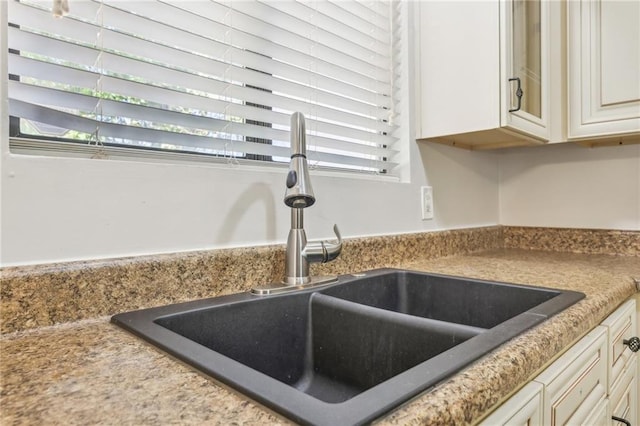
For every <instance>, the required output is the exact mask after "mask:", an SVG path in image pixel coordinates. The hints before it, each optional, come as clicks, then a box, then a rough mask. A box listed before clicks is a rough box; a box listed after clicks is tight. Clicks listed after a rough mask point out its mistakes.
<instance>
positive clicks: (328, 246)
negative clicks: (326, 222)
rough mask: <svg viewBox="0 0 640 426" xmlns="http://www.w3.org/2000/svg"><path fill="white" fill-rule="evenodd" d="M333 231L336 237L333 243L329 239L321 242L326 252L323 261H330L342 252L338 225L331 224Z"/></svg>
mask: <svg viewBox="0 0 640 426" xmlns="http://www.w3.org/2000/svg"><path fill="white" fill-rule="evenodd" d="M333 233H334V234H336V238H337V239H338V241H337V242H335V243H332V242H329V241H327V242H323V245H324V249H325V252H326V259H325V262H330V261H332V260H333V259H335V258H336V257H338V256H339V255H340V253H341V252H342V236H341V235H340V230H339V229H338V225H336V224H334V225H333Z"/></svg>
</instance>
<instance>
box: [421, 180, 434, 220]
mask: <svg viewBox="0 0 640 426" xmlns="http://www.w3.org/2000/svg"><path fill="white" fill-rule="evenodd" d="M420 190H421V193H422V220H429V219H433V188H431V187H430V186H422V187H420Z"/></svg>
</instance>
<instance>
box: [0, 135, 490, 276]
mask: <svg viewBox="0 0 640 426" xmlns="http://www.w3.org/2000/svg"><path fill="white" fill-rule="evenodd" d="M3 134H6V129H3ZM3 146H4V147H6V146H7V143H6V141H3ZM413 150H415V151H416V154H415V155H414V165H415V167H416V168H419V169H421V170H424V168H422V166H421V165H420V164H419V163H420V159H421V158H424V159H425V162H426V164H427V170H428V175H427V174H425V173H418V175H419V176H417V177H415V178H414V181H413V183H399V182H384V181H379V180H366V179H357V178H345V177H340V176H331V175H326V174H325V175H322V174H319V173H314V172H312V173H311V178H312V182H313V186H314V190H315V194H316V197H317V202H316V205H315V206H313V207H311V208H309V209H306V210H305V214H306V217H305V219H306V220H305V226H306V228H307V234H308V236H309V237H310V238H319V237H322V238H328V237H331V226H332V225H333V223H337V224H338V225H339V227H340V229H341V231H342V233H343V235H344V236H345V237H355V236H365V235H381V234H395V233H404V232H416V231H423V230H429V229H445V228H456V227H467V226H483V225H492V224H497V223H498V208H497V206H498V163H497V155H496V154H495V153H470V152H466V151H461V150H457V149H454V148H448V147H434V146H423V147H421V148H420V149H419V148H418V147H417V146H414V147H413ZM0 179H1V185H2V229H1V231H2V253H1V255H2V264H3V265H4V266H6V265H16V264H30V263H47V262H57V261H69V260H78V259H93V258H108V257H119V256H129V255H139V254H151V253H162V252H176V251H186V250H198V249H212V248H221V247H232V246H248V245H259V244H270V243H284V241H285V239H286V235H287V232H288V229H289V210H288V209H287V207H286V206H285V205H284V204H283V202H282V196H283V193H284V181H285V175H284V172H283V171H275V172H274V171H263V172H256V171H246V170H243V169H237V168H236V169H234V168H219V167H213V166H194V165H190V166H188V165H183V164H176V165H169V164H151V163H146V164H145V163H139V162H127V161H115V160H90V159H61V158H46V157H29V156H15V155H12V154H9V153H7V152H6V148H5V149H4V153H3V156H2V175H1V178H0ZM427 183H428V184H430V185H432V186H433V187H434V199H435V219H434V220H433V221H422V220H421V218H420V202H419V200H420V197H419V194H420V192H419V186H420V185H423V184H427Z"/></svg>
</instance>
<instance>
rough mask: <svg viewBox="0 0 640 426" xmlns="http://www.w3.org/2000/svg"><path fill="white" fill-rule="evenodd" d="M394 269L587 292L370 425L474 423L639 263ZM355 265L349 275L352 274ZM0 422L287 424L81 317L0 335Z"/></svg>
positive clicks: (606, 309) (451, 261) (488, 259)
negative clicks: (78, 319)
mask: <svg viewBox="0 0 640 426" xmlns="http://www.w3.org/2000/svg"><path fill="white" fill-rule="evenodd" d="M402 266H404V267H406V268H409V269H415V270H423V271H430V272H438V273H445V274H452V275H462V276H468V277H476V278H483V279H492V280H499V281H510V282H516V283H522V284H530V285H541V286H548V287H555V288H561V289H571V290H577V291H582V292H584V293H585V294H586V295H587V297H586V299H585V300H583V301H581V302H579V303H578V304H576V305H574V306H573V307H571V308H569V309H567V310H566V311H564V312H562V313H561V314H559V315H557V316H555V317H553V318H551V319H550V320H548V321H546V322H545V323H543V324H542V325H540V326H538V327H536V328H534V329H532V330H530V331H528V332H526V333H525V334H523V335H521V336H519V337H518V338H516V339H513V340H511V341H510V342H508V343H507V344H505V345H504V346H502V347H501V348H499V349H497V350H496V351H494V352H492V353H490V354H489V355H487V356H485V357H484V358H482V359H480V360H479V361H477V362H476V363H474V364H472V365H471V366H469V367H468V368H466V369H465V370H463V371H462V372H461V373H459V374H457V375H456V376H454V377H452V378H451V379H450V380H448V381H445V382H443V383H441V384H440V385H438V386H437V387H436V388H435V389H433V390H431V391H430V392H427V393H425V394H422V395H421V396H419V397H416V398H414V399H413V400H412V401H410V402H408V403H407V404H405V405H404V406H402V407H401V408H399V409H397V410H396V411H394V412H392V413H390V414H389V415H388V416H387V417H385V418H383V419H381V420H380V423H381V424H385V425H387V424H437V425H444V424H464V423H472V422H474V421H475V420H477V419H479V418H480V417H481V416H482V415H483V414H484V413H485V412H486V411H487V410H488V409H489V408H491V407H492V406H493V405H494V404H495V403H496V402H498V401H499V400H500V399H502V398H504V397H505V396H506V395H508V394H509V393H510V392H512V391H513V390H515V389H517V388H518V387H519V386H521V385H522V384H523V383H524V382H526V381H527V380H528V379H529V378H531V377H532V376H533V375H534V374H535V373H536V372H537V371H539V370H540V369H541V368H542V367H543V366H544V365H545V364H546V363H548V362H549V361H550V360H551V359H552V358H553V357H554V356H556V355H558V353H560V352H561V351H562V350H563V349H566V348H567V347H568V346H569V345H570V344H571V343H572V342H573V341H575V340H576V339H577V338H579V337H580V336H581V335H583V334H584V333H585V332H587V331H588V330H590V329H591V328H593V327H594V326H596V325H597V324H598V323H599V322H600V321H601V320H602V319H603V318H605V317H606V316H607V315H608V314H609V313H610V312H612V311H613V310H614V309H615V308H616V307H617V306H618V305H619V304H620V303H622V302H623V301H624V300H626V299H627V298H628V297H630V296H631V295H633V294H634V293H635V284H634V281H633V279H632V277H640V258H638V257H635V256H630V257H621V256H610V255H589V254H569V253H555V252H542V251H526V250H519V249H498V250H490V251H485V252H481V253H476V254H466V255H459V256H449V257H443V258H439V259H432V260H419V261H413V262H407V263H405V264H403V265H402ZM353 272H356V271H353ZM0 343H1V345H2V346H1V352H0V353H1V354H2V358H1V360H0V373H1V377H2V393H1V398H2V399H1V414H0V423H1V424H3V425H9V424H96V423H99V424H247V425H251V424H260V425H263V424H287V423H288V422H287V421H286V420H284V419H282V418H280V417H278V416H277V415H274V414H273V413H271V412H269V411H268V410H266V409H265V408H263V407H261V406H259V405H257V404H254V403H253V402H251V401H248V400H247V399H246V398H245V397H243V396H241V395H238V394H236V393H234V392H233V391H230V390H227V389H225V388H222V387H221V386H219V385H217V384H215V383H214V382H213V381H212V380H210V379H208V378H206V377H203V376H202V375H200V374H199V373H197V372H195V371H193V370H192V369H190V368H189V367H187V366H184V365H182V364H180V363H179V362H177V361H175V360H173V359H171V358H169V357H168V356H165V355H164V354H163V353H161V352H160V351H158V350H156V349H154V348H153V347H151V346H149V345H147V344H145V343H143V342H142V341H141V340H139V339H137V338H135V337H133V336H131V335H129V334H127V333H126V332H124V331H122V330H120V329H118V328H116V327H115V326H113V325H111V324H110V323H109V318H108V317H100V318H97V319H89V320H82V321H77V322H71V323H66V324H62V325H57V326H51V327H42V328H37V329H34V330H27V331H19V332H15V333H9V334H5V335H3V336H2V338H1V340H0Z"/></svg>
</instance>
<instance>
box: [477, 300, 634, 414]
mask: <svg viewBox="0 0 640 426" xmlns="http://www.w3.org/2000/svg"><path fill="white" fill-rule="evenodd" d="M637 316H638V313H637V312H636V303H635V300H633V299H632V300H629V301H627V302H625V303H624V304H623V305H622V306H620V307H619V308H618V309H617V310H616V311H615V312H614V313H613V314H611V315H610V316H609V317H608V318H607V319H606V320H605V321H603V322H602V324H601V325H599V326H598V327H596V328H594V329H593V330H592V331H591V332H589V333H588V334H587V335H586V336H584V337H583V338H582V339H580V341H578V342H577V343H576V344H575V345H573V346H572V347H571V348H569V350H568V351H567V352H565V353H564V354H563V355H562V356H560V358H558V359H557V360H556V361H554V362H553V363H552V364H551V365H550V366H549V367H547V368H546V369H545V370H544V371H543V372H542V373H540V374H539V375H538V376H536V377H535V379H533V381H531V382H530V383H528V384H527V385H526V386H525V387H524V388H522V389H521V390H519V391H518V392H517V393H515V394H514V395H513V396H512V397H511V398H509V399H508V400H507V401H506V402H505V403H504V404H503V405H501V406H500V407H499V408H498V409H497V410H495V411H494V412H493V413H491V414H490V415H489V416H488V417H487V418H486V419H484V420H483V422H482V423H481V424H482V425H484V426H494V425H512V424H514V425H515V424H531V425H535V424H543V425H581V426H583V425H597V426H600V425H617V424H620V425H621V424H623V423H622V422H618V421H616V420H614V418H617V419H620V420H624V421H626V422H629V424H632V425H637V424H638V420H640V419H639V418H638V405H639V404H640V401H639V399H638V360H637V358H638V356H637V355H636V353H634V352H632V351H631V350H630V349H629V348H628V347H627V345H626V344H625V341H626V342H628V341H629V340H630V339H631V338H632V337H633V336H637Z"/></svg>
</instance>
